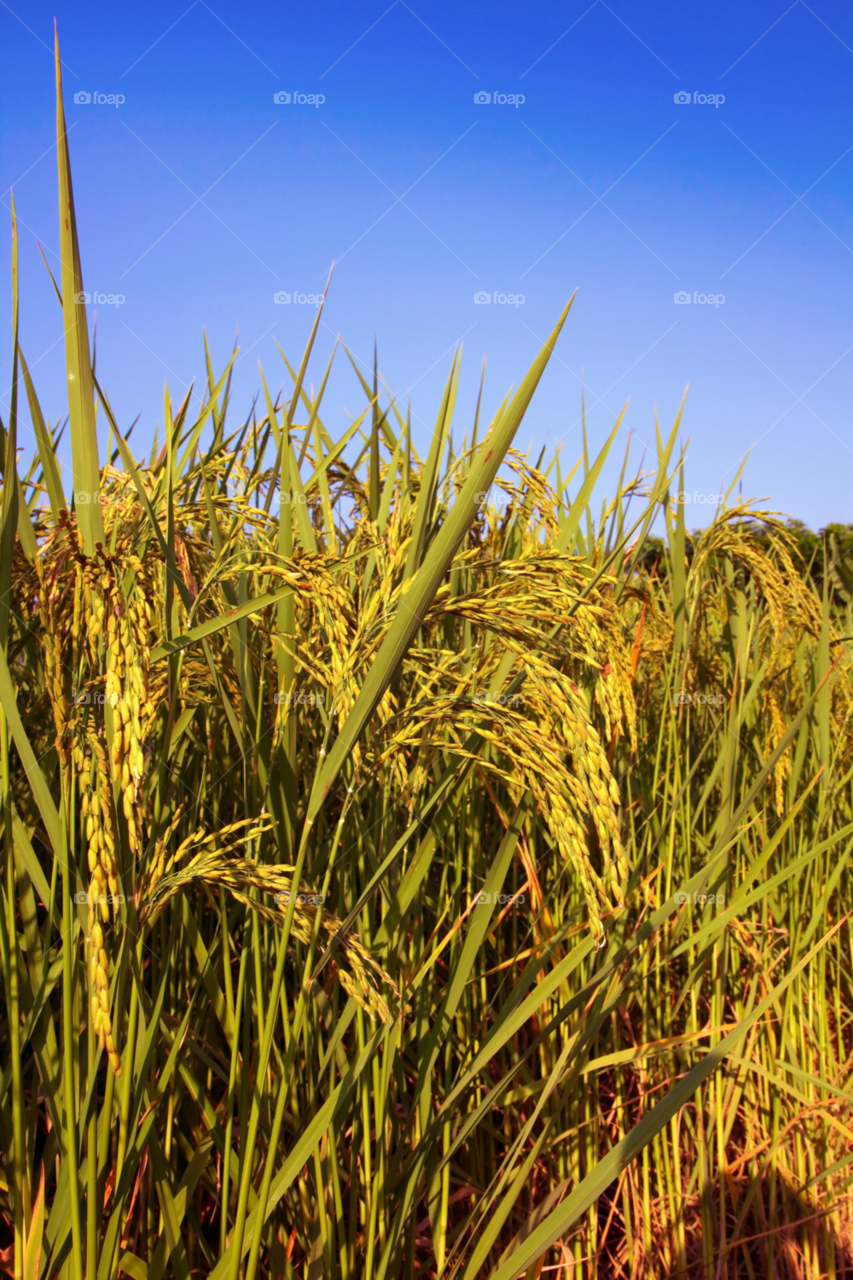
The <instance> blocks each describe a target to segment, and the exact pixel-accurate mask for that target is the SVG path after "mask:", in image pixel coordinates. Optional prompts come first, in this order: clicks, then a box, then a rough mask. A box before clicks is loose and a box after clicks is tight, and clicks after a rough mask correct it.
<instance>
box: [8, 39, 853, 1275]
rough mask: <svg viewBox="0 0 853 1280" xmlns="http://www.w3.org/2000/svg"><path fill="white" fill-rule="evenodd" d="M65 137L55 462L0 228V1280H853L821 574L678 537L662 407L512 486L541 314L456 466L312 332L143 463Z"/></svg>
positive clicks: (719, 524)
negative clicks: (109, 347)
mask: <svg viewBox="0 0 853 1280" xmlns="http://www.w3.org/2000/svg"><path fill="white" fill-rule="evenodd" d="M57 139H58V172H59V209H60V231H61V248H62V270H61V274H60V278H59V279H56V280H54V281H53V285H54V286H55V289H56V295H57V297H58V299H59V303H60V305H61V323H62V325H63V327H64V334H65V353H66V365H67V375H68V382H67V386H68V404H67V424H65V423H64V422H62V421H61V419H59V418H58V419H57V421H56V422H55V423H53V424H51V422H50V421H49V418H48V417H45V416H44V413H43V410H42V407H41V405H40V402H39V399H38V396H37V391H36V388H35V386H34V384H33V381H32V379H31V377H30V373H29V369H28V366H27V363H26V360H25V357H24V348H25V347H26V335H25V334H21V335H19V331H18V278H17V240H16V229H15V224H14V214H13V227H12V233H13V235H12V278H13V317H12V328H13V350H12V361H11V368H12V393H11V411H10V414H9V420H8V423H5V424H4V425H3V441H2V443H3V451H2V456H3V485H2V497H1V498H0V580H2V581H1V582H0V588H1V589H0V789H2V794H3V806H2V841H3V843H2V849H3V858H2V865H3V879H2V911H0V966H2V971H3V982H2V988H0V990H1V991H2V995H0V999H2V1008H0V1069H2V1072H3V1078H2V1087H0V1143H1V1144H2V1156H3V1163H2V1169H0V1220H2V1238H0V1247H2V1254H0V1261H2V1265H3V1267H4V1269H5V1270H6V1272H7V1273H8V1274H9V1275H12V1276H14V1277H15V1278H16V1280H18V1278H24V1277H25V1278H26V1280H53V1278H54V1277H61V1278H62V1280H83V1278H84V1277H86V1280H115V1277H117V1276H119V1275H121V1276H125V1277H130V1278H131V1280H162V1278H163V1277H166V1276H169V1277H171V1276H174V1277H177V1278H178V1280H187V1278H188V1277H190V1276H191V1275H200V1276H212V1277H214V1280H255V1278H256V1277H299V1278H300V1280H320V1278H321V1277H329V1278H330V1280H331V1278H334V1280H356V1278H358V1280H361V1278H362V1277H364V1278H366V1280H392V1278H394V1280H397V1278H399V1280H420V1278H422V1277H423V1278H427V1277H429V1278H433V1277H434V1278H436V1280H438V1277H441V1278H442V1280H479V1278H480V1277H483V1278H485V1277H489V1278H490V1280H515V1278H516V1277H521V1276H524V1277H527V1278H538V1277H540V1276H551V1275H558V1276H566V1277H571V1278H573V1280H587V1278H590V1280H592V1278H595V1280H598V1278H601V1280H605V1278H607V1280H609V1278H610V1277H625V1278H626V1280H629V1278H630V1280H635V1278H643V1280H646V1278H647V1277H649V1278H651V1277H669V1276H673V1277H676V1276H682V1277H691V1278H692V1277H697V1278H700V1280H711V1278H713V1280H747V1278H748V1280H756V1278H758V1277H791V1278H797V1280H800V1278H803V1280H817V1278H818V1277H838V1278H841V1277H845V1276H846V1277H851V1276H853V1201H851V1190H850V1188H851V1181H853V1131H851V1125H853V1116H851V1107H853V1032H851V1011H853V999H851V984H853V958H852V957H851V947H853V921H851V911H853V883H851V875H850V869H849V867H850V853H851V848H853V811H851V778H853V747H851V736H850V730H849V726H850V720H851V713H853V663H851V656H853V655H851V649H850V645H851V641H853V566H851V554H850V550H849V547H850V542H849V532H850V531H849V529H844V528H838V529H835V530H834V531H830V532H828V533H827V534H826V536H824V537H823V538H812V539H811V540H809V539H808V538H806V537H805V536H804V535H803V531H802V530H798V529H797V528H796V526H791V525H789V524H787V523H785V522H784V521H783V520H782V519H781V518H780V517H779V516H778V515H774V514H772V513H769V512H762V511H760V510H757V509H756V508H755V507H753V506H752V505H750V504H748V503H743V502H741V501H740V500H739V498H737V497H736V496H734V495H735V490H736V486H737V479H738V477H736V478H735V482H734V483H733V485H732V489H731V491H730V493H729V494H728V495H727V496H726V499H725V501H724V502H722V503H721V504H720V505H718V506H717V507H715V508H714V511H713V516H712V519H711V521H710V523H709V524H708V525H707V527H706V528H704V529H702V530H689V529H688V528H687V525H686V511H687V504H686V503H685V502H684V501H683V498H684V495H685V492H686V491H687V487H688V480H689V465H688V464H689V459H688V458H686V457H685V456H684V455H682V454H681V453H679V452H678V449H677V440H678V429H679V422H680V416H681V415H680V414H679V417H678V418H677V419H676V421H675V423H674V424H672V426H671V427H670V428H667V429H666V430H665V431H661V430H659V429H658V430H657V431H656V435H655V437H654V438H653V456H652V457H647V458H645V459H637V458H636V457H632V456H631V453H630V450H628V451H626V452H625V454H624V459H623V461H622V462H621V463H620V466H621V478H620V481H619V484H618V487H617V489H616V492H615V495H614V496H612V497H609V498H604V499H603V500H602V499H601V497H600V494H601V489H602V486H601V479H600V478H601V475H602V471H603V468H604V466H605V463H606V461H607V460H608V459H609V460H610V462H611V463H612V462H613V460H614V458H615V457H616V453H617V451H618V450H621V449H622V448H623V439H622V437H623V435H624V431H623V432H622V433H621V434H620V428H621V421H620V422H617V423H616V424H615V425H614V428H613V432H612V434H611V435H610V437H609V439H608V440H607V441H606V442H604V444H603V446H602V447H600V448H599V449H598V452H597V453H596V452H595V451H594V450H590V449H589V448H588V444H587V440H586V434H584V442H583V453H582V456H581V457H580V458H571V459H570V458H568V457H567V456H566V455H565V453H564V452H561V451H559V450H558V451H555V452H553V453H552V454H551V455H549V456H545V455H543V456H540V457H537V458H535V459H534V458H532V457H531V456H529V455H527V454H524V453H523V452H521V451H519V450H518V449H517V448H516V447H515V445H514V441H515V439H516V435H517V432H518V429H519V426H520V424H521V422H522V419H523V418H524V415H525V413H526V411H527V409H528V406H529V405H530V402H531V400H532V398H533V396H534V393H535V390H536V386H537V383H538V381H539V379H540V377H541V375H542V373H543V371H544V369H545V368H546V366H547V364H548V361H549V358H550V356H551V353H552V351H553V350H554V348H555V347H556V345H557V344H558V342H559V338H560V332H561V329H562V328H563V326H564V325H567V324H571V323H572V317H571V315H570V308H571V302H569V303H568V305H567V306H566V309H565V310H564V312H563V313H562V315H561V316H560V317H559V318H557V320H556V324H555V327H554V330H553V332H552V334H551V335H550V337H549V339H548V342H547V343H546V344H545V346H544V347H543V349H542V351H541V352H540V354H539V355H538V356H537V358H536V360H535V361H534V363H533V365H532V366H531V368H530V370H529V372H528V374H527V375H526V377H525V378H524V380H523V381H522V383H521V384H520V386H519V387H518V389H517V390H516V391H515V392H514V393H508V394H507V396H506V398H505V399H504V400H503V402H502V403H500V404H499V405H492V406H487V403H486V400H487V397H486V395H485V393H484V390H483V385H482V383H481V385H480V396H479V399H478V402H477V405H478V407H477V413H476V416H475V418H474V420H473V421H471V422H465V423H460V422H458V420H457V418H458V415H456V414H455V402H456V398H457V389H458V387H459V385H460V381H461V380H462V379H464V378H467V377H469V376H470V375H469V372H468V370H467V366H463V364H462V361H461V354H460V353H459V352H457V354H456V355H455V356H454V358H453V361H452V364H451V367H450V369H449V371H448V375H447V381H446V386H445V390H444V394H443V397H442V399H441V402H440V404H439V405H438V406H437V415H436V421H435V429H434V433H433V435H432V439H431V442H430V443H429V446H428V448H427V449H426V450H421V451H420V452H419V451H418V449H417V448H416V446H415V442H414V440H413V433H412V429H411V423H410V418H409V413H408V409H407V407H406V406H402V405H400V404H398V403H397V402H396V401H395V400H394V399H393V398H392V397H390V396H389V395H388V393H387V391H386V389H385V385H384V383H383V381H382V379H381V377H380V376H379V372H378V369H377V368H374V370H373V372H372V375H371V373H370V372H366V371H365V370H363V369H361V368H360V366H359V364H358V362H357V361H355V360H354V359H352V357H351V356H350V355H349V352H348V351H347V349H346V347H345V346H344V345H343V344H342V343H339V344H338V345H337V346H336V349H335V351H334V352H333V354H332V358H331V360H330V361H329V362H328V364H324V363H323V362H322V361H320V359H319V356H318V354H317V352H316V351H315V339H316V335H317V330H318V326H319V323H320V316H321V314H322V309H321V311H320V312H318V315H317V319H316V322H315V324H314V328H313V330H312V332H311V334H310V336H309V339H308V342H307V346H306V348H305V351H304V353H303V354H302V356H301V358H300V359H299V360H298V361H297V360H294V361H293V362H292V363H291V362H289V360H288V358H287V356H284V363H283V364H282V365H279V366H278V367H277V368H276V369H275V370H273V369H271V368H270V369H267V370H265V371H264V372H263V373H262V374H261V396H260V398H259V400H258V403H257V405H256V406H255V408H253V409H252V410H251V412H250V413H249V415H248V416H247V417H246V416H244V417H241V416H240V410H239V407H238V406H235V405H232V403H231V377H232V367H233V359H234V357H233V356H232V359H231V361H230V362H229V364H228V365H227V366H226V367H225V368H224V369H219V370H217V369H214V368H213V366H212V364H211V361H210V357H209V355H208V354H207V350H206V348H205V356H206V385H205V387H204V394H203V397H202V400H201V405H200V407H199V408H198V409H197V410H192V411H191V407H190V406H191V401H190V397H189V396H188V397H187V398H186V399H185V400H184V401H183V402H182V403H180V404H173V401H172V399H171V396H170V394H169V391H168V387H167V388H166V393H165V396H164V419H163V426H162V436H161V438H160V439H158V440H155V443H154V447H153V449H152V450H151V453H150V456H147V457H139V456H136V454H135V453H134V452H133V450H132V449H131V447H130V444H129V443H128V440H127V439H126V434H125V432H124V429H123V428H122V426H121V424H120V423H119V422H117V421H116V418H115V417H114V415H113V412H112V409H111V406H110V400H109V396H108V389H107V388H106V387H102V386H101V384H100V374H99V373H96V371H95V369H93V359H92V351H91V348H90V342H89V333H88V327H87V317H86V310H85V306H84V305H83V303H82V301H78V300H77V295H78V294H80V293H81V292H82V290H83V274H82V268H81V256H80V247H79V245H78V238H77V229H76V221H75V216H74V203H73V195H72V187H71V170H70V161H69V154H68V144H67V138H66V133H65V120H64V114H63V107H62V93H61V80H60V71H59V62H58V55H57ZM44 283H45V282H42V281H40V282H28V283H27V287H28V288H35V287H43V285H44ZM46 283H47V286H48V287H49V286H50V282H49V281H47V282H46ZM59 323H60V317H59V314H57V325H59ZM235 355H236V351H235ZM334 360H337V361H343V362H344V363H345V364H346V365H347V366H349V367H351V372H352V379H353V384H354V386H355V387H356V388H357V390H358V393H359V394H360V395H361V397H362V407H361V411H360V414H359V416H358V417H357V418H356V419H354V420H353V421H350V422H349V423H344V424H342V425H340V424H339V425H335V424H333V423H331V422H330V421H328V415H327V411H326V409H325V408H324V403H323V402H324V393H325V390H326V386H327V380H328V377H329V372H330V369H331V367H332V361H334ZM282 379H283V390H282V391H281V392H278V391H276V392H275V393H273V392H271V391H270V389H269V388H270V386H272V387H277V386H278V385H279V383H280V382H281V381H282ZM313 385H316V387H317V390H316V391H314V390H313V389H311V388H312V386H313ZM64 414H65V406H63V417H64ZM24 415H26V417H24ZM27 419H28V420H29V422H30V423H31V424H32V428H33V431H34V434H35V437H36V441H37V448H36V450H35V452H34V454H33V456H32V458H31V459H30V460H29V461H28V462H27V463H26V464H25V463H23V462H21V463H19V461H18V438H19V434H20V432H21V430H22V424H23V423H24V422H25V421H26V420H27ZM327 422H328V425H327ZM63 430H65V431H67V436H68V439H69V440H70V447H71V454H72V458H73V475H68V474H65V475H63V473H62V469H61V467H60V464H59V454H58V450H59V445H60V435H61V434H62V431H63ZM99 436H100V439H101V441H102V442H103V441H104V440H105V439H106V440H107V448H106V451H104V452H103V453H102V454H101V455H100V456H99V451H98V437H99ZM25 467H26V469H24V468H25ZM594 493H595V495H596V497H595V505H593V494H594ZM599 504H600V505H599Z"/></svg>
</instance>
